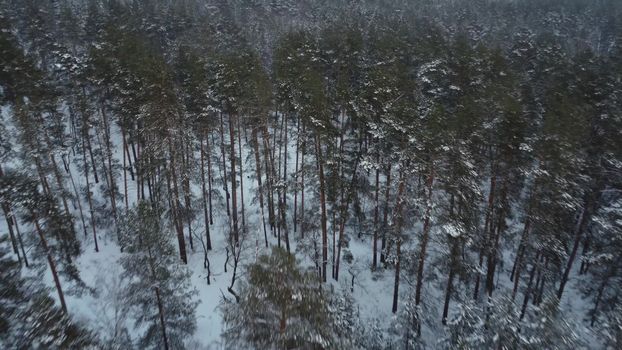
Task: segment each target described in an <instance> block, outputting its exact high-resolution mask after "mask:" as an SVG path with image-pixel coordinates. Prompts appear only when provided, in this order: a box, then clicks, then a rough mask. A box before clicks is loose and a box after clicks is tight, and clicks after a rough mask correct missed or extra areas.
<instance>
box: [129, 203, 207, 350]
mask: <svg viewBox="0 0 622 350" xmlns="http://www.w3.org/2000/svg"><path fill="white" fill-rule="evenodd" d="M161 215H162V214H161V210H160V209H158V208H154V207H152V206H151V205H150V204H148V203H146V202H140V203H138V205H137V206H136V207H135V208H132V210H131V211H130V212H129V213H128V215H127V216H126V217H125V218H124V219H123V225H122V227H121V240H122V244H123V245H124V246H125V249H126V250H125V252H126V253H125V254H124V255H123V256H122V257H121V260H120V262H121V266H123V268H124V272H123V276H124V277H125V278H126V279H127V280H128V286H127V290H126V296H125V298H126V303H127V304H128V305H129V306H130V308H131V312H132V315H133V316H134V320H135V326H136V329H137V330H142V332H141V333H139V334H140V335H139V337H138V345H139V346H140V347H141V348H152V349H183V348H184V343H185V341H186V340H187V337H188V336H191V335H192V334H193V333H194V331H195V329H196V319H195V316H194V315H195V307H196V306H197V302H196V300H195V296H196V291H195V290H193V289H192V288H191V286H190V280H189V278H190V276H189V273H188V271H187V270H186V269H185V267H184V266H182V265H180V264H179V262H178V261H177V259H176V258H175V249H174V248H173V245H172V244H171V242H170V239H169V236H170V233H168V232H167V231H166V230H165V228H164V227H165V226H164V224H163V222H162V218H161Z"/></svg>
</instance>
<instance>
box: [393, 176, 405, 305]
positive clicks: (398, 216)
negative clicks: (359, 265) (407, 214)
mask: <svg viewBox="0 0 622 350" xmlns="http://www.w3.org/2000/svg"><path fill="white" fill-rule="evenodd" d="M405 189H406V179H405V170H404V169H403V168H402V169H401V170H400V180H399V185H398V190H397V198H396V206H395V213H394V218H395V219H394V225H395V228H394V232H395V235H396V238H397V245H396V247H395V249H396V250H395V254H396V262H395V281H394V284H393V307H392V309H391V311H392V312H393V313H396V312H397V302H398V298H399V288H400V266H401V260H402V224H403V222H404V214H403V212H402V210H403V207H404V192H405Z"/></svg>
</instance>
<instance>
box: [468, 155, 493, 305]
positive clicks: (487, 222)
mask: <svg viewBox="0 0 622 350" xmlns="http://www.w3.org/2000/svg"><path fill="white" fill-rule="evenodd" d="M491 168H493V165H491ZM491 171H492V170H491ZM496 179H497V178H496V175H495V174H492V175H491V176H490V190H489V192H488V207H487V209H486V220H485V221H484V240H483V242H482V246H481V247H480V252H479V267H480V269H481V268H482V267H483V264H484V255H486V251H487V249H488V248H489V247H488V244H489V242H488V229H489V227H490V226H492V225H491V224H490V222H491V221H492V219H491V216H492V209H493V204H494V200H495V187H496ZM480 279H481V276H480V273H479V272H478V273H477V274H476V275H475V288H474V292H473V299H476V300H477V297H478V294H479V285H480Z"/></svg>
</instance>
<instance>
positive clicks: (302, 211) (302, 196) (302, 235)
mask: <svg viewBox="0 0 622 350" xmlns="http://www.w3.org/2000/svg"><path fill="white" fill-rule="evenodd" d="M302 135H303V141H302V154H301V156H300V158H301V159H300V238H302V239H304V238H305V153H306V150H307V139H306V135H307V134H306V125H305V124H304V123H303V125H302Z"/></svg>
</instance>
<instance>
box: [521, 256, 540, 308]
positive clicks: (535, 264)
mask: <svg viewBox="0 0 622 350" xmlns="http://www.w3.org/2000/svg"><path fill="white" fill-rule="evenodd" d="M539 260H540V252H539V251H538V253H537V254H536V258H535V259H534V260H533V267H532V268H531V271H530V272H529V281H528V282H527V288H526V289H525V298H524V299H523V306H522V307H521V311H520V317H519V320H522V319H523V317H525V312H526V311H527V304H528V303H529V296H530V295H531V286H532V285H533V278H534V276H535V275H536V269H537V268H538V261H539Z"/></svg>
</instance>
